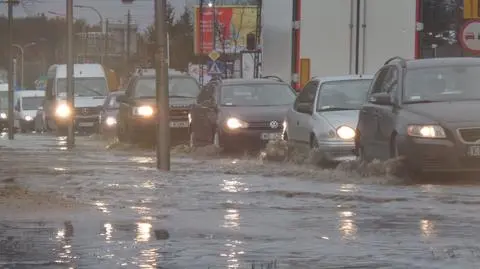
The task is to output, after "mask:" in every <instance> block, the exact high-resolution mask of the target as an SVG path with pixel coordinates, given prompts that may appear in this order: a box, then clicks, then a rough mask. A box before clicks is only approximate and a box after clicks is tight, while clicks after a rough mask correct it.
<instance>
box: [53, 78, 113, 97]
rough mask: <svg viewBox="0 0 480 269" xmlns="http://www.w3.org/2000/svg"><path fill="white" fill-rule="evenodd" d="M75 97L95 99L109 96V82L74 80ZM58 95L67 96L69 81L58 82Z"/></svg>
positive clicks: (92, 79)
mask: <svg viewBox="0 0 480 269" xmlns="http://www.w3.org/2000/svg"><path fill="white" fill-rule="evenodd" d="M74 85H75V86H74V87H75V88H74V89H75V96H83V97H94V96H106V95H107V94H108V87H107V81H106V80H105V78H74ZM57 94H58V95H59V96H66V94H67V80H66V79H64V78H60V79H58V80H57Z"/></svg>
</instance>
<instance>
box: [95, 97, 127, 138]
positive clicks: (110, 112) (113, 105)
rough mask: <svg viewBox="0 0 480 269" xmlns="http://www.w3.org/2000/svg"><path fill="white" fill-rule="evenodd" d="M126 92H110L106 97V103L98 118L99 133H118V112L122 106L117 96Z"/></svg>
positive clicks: (107, 134)
mask: <svg viewBox="0 0 480 269" xmlns="http://www.w3.org/2000/svg"><path fill="white" fill-rule="evenodd" d="M124 94H125V91H116V92H112V93H110V94H109V95H108V96H107V98H105V103H103V106H102V108H101V111H100V116H99V120H98V122H99V133H101V134H103V135H105V136H111V135H112V134H115V133H116V129H117V114H118V109H119V107H120V104H119V103H118V101H117V97H118V96H121V95H124Z"/></svg>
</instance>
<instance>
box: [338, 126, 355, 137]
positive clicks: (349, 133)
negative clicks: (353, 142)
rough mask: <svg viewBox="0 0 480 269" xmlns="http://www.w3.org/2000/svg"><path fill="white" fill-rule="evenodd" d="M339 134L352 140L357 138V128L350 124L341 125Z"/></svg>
mask: <svg viewBox="0 0 480 269" xmlns="http://www.w3.org/2000/svg"><path fill="white" fill-rule="evenodd" d="M337 135H338V137H340V138H341V139H345V140H350V139H353V138H355V130H353V128H351V127H348V126H340V127H339V128H338V129H337Z"/></svg>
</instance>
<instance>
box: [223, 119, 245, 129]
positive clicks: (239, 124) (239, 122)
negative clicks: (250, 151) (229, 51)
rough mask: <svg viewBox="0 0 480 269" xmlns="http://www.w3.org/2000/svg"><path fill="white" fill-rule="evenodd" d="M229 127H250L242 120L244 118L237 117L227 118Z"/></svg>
mask: <svg viewBox="0 0 480 269" xmlns="http://www.w3.org/2000/svg"><path fill="white" fill-rule="evenodd" d="M227 127H228V128H229V129H232V130H234V129H238V128H247V127H248V123H246V122H244V121H242V120H239V119H237V118H229V119H228V120H227Z"/></svg>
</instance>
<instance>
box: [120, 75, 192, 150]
mask: <svg viewBox="0 0 480 269" xmlns="http://www.w3.org/2000/svg"><path fill="white" fill-rule="evenodd" d="M168 78H169V96H170V98H169V103H170V110H169V113H170V130H171V137H172V140H173V141H175V142H176V141H188V127H189V124H188V114H189V112H190V109H191V107H192V105H193V104H194V103H195V100H196V98H197V96H198V94H199V92H200V85H199V84H198V82H197V81H196V80H195V78H193V77H192V76H190V75H188V74H184V73H181V72H174V71H169V74H168ZM155 89H156V88H155V71H154V70H146V71H142V72H139V73H137V74H135V75H134V76H132V77H131V79H130V81H129V83H128V86H127V89H126V91H125V95H121V96H118V97H117V101H118V102H119V103H120V107H119V112H118V115H117V136H118V139H119V140H120V141H125V142H130V143H137V142H142V141H154V138H155V134H156V124H157V120H158V117H157V110H156V91H155Z"/></svg>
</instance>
